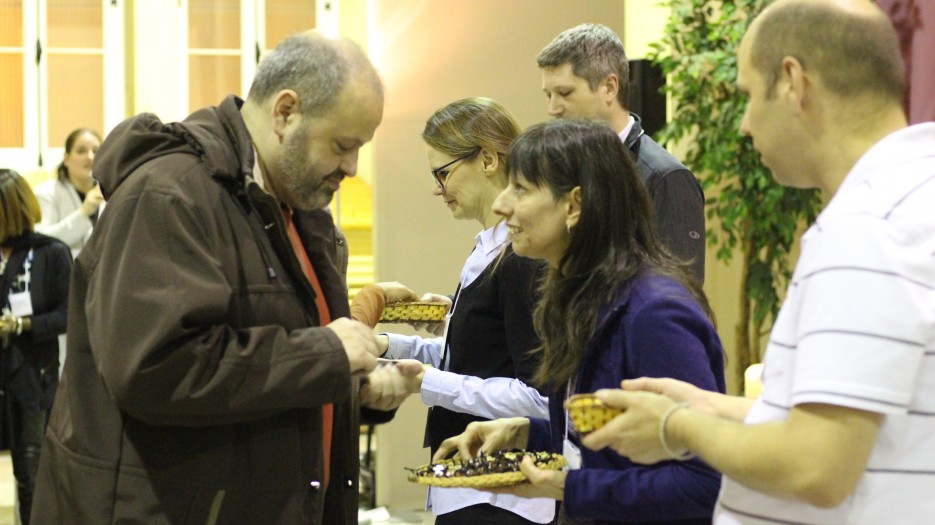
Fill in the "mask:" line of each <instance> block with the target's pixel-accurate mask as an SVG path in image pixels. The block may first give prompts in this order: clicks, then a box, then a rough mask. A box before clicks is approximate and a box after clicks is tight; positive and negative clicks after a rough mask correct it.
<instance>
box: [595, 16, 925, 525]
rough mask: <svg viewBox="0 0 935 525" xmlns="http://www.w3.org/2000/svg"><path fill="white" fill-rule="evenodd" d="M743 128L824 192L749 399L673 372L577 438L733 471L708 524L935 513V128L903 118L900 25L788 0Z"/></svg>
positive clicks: (754, 69) (747, 67)
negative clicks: (759, 381) (701, 386)
mask: <svg viewBox="0 0 935 525" xmlns="http://www.w3.org/2000/svg"><path fill="white" fill-rule="evenodd" d="M737 85H738V87H739V88H740V90H741V91H743V92H745V93H746V94H747V96H748V97H749V102H748V107H747V111H746V114H745V115H744V119H743V123H742V124H741V128H742V130H743V131H744V132H745V133H747V134H749V135H751V136H752V138H753V141H754V146H755V147H756V149H757V150H758V151H759V152H760V154H761V156H762V159H763V163H764V164H765V165H766V166H768V167H769V168H770V169H771V170H772V172H773V176H774V177H775V178H776V180H778V181H779V182H781V183H782V184H784V185H788V186H793V187H801V188H820V189H821V190H822V191H824V192H825V193H826V195H827V196H828V197H830V200H829V203H828V205H827V206H826V208H825V209H824V210H823V211H822V213H821V215H820V216H819V217H818V220H817V221H816V223H815V225H814V226H812V227H811V228H810V229H809V230H808V231H807V232H806V234H805V235H804V237H803V239H802V253H801V256H800V258H799V261H798V264H797V266H796V269H795V274H794V276H793V279H792V283H791V285H790V286H789V290H788V294H787V297H786V301H785V303H784V304H783V307H782V310H781V312H780V314H779V317H778V319H777V320H776V324H775V326H774V328H773V331H772V334H771V335H770V340H769V344H768V346H767V350H766V357H765V360H764V364H765V369H764V373H763V385H764V388H763V391H762V393H761V395H760V397H759V398H758V399H756V400H755V401H751V400H746V399H743V398H736V397H730V396H723V395H720V394H715V393H711V392H702V391H699V390H697V389H695V388H694V387H691V386H689V385H686V384H684V383H680V382H677V381H674V380H669V379H648V378H644V379H638V380H635V381H628V382H624V384H623V390H615V391H604V392H601V393H600V394H599V395H600V396H601V397H602V398H603V399H604V400H605V401H606V402H607V403H608V404H611V405H613V406H617V407H619V408H623V409H625V413H624V414H623V415H621V416H618V417H617V418H616V419H615V420H614V421H612V422H611V423H609V424H608V425H607V426H606V427H604V428H603V429H600V430H598V431H596V432H594V433H592V434H591V435H589V436H588V437H587V438H585V439H584V444H585V445H587V446H589V447H592V448H603V447H605V446H610V447H612V448H613V449H614V450H616V451H617V452H619V453H621V454H623V455H626V456H628V457H630V458H631V459H633V460H634V461H637V462H641V463H655V462H658V461H666V460H674V459H676V460H677V459H684V458H686V457H690V456H691V455H698V456H700V457H701V458H702V459H704V460H705V461H706V462H708V463H709V464H710V465H712V466H713V467H715V468H717V469H718V470H720V471H721V472H722V473H723V474H724V484H723V487H722V490H721V495H720V498H719V501H718V507H717V509H716V514H715V519H714V522H715V524H717V525H728V524H741V523H742V524H755V525H759V524H775V523H784V524H788V523H797V524H798V523H801V524H816V525H817V524H848V525H850V524H864V525H879V524H892V523H900V524H903V523H907V524H915V523H919V524H921V523H926V524H929V523H932V522H933V520H935V211H933V210H935V123H926V124H920V125H915V126H907V121H906V117H905V114H904V111H903V96H904V95H903V94H904V67H903V64H902V61H901V58H900V54H899V48H898V42H897V37H896V34H895V32H894V30H893V28H892V25H891V24H890V22H889V20H888V19H887V18H886V16H885V15H884V14H883V13H882V12H881V11H880V10H879V9H878V8H877V7H875V6H874V5H873V4H872V3H871V2H870V1H869V0H778V1H777V2H775V3H773V4H772V5H771V6H770V7H768V8H767V9H766V10H765V11H764V12H763V13H762V14H761V15H760V16H759V17H758V18H757V19H756V20H755V21H754V22H753V24H752V25H751V27H750V29H749V31H748V32H747V34H746V36H745V37H744V39H743V41H742V43H741V45H740V48H739V49H738V77H737Z"/></svg>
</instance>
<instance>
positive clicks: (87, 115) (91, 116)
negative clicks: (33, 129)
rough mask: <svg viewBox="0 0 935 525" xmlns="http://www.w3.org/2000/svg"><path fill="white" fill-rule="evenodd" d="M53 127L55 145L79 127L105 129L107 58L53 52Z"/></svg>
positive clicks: (50, 119) (50, 131)
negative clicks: (105, 73) (105, 60)
mask: <svg viewBox="0 0 935 525" xmlns="http://www.w3.org/2000/svg"><path fill="white" fill-rule="evenodd" d="M48 59H49V88H48V89H49V93H48V95H49V97H48V98H49V115H48V122H49V129H48V135H47V140H48V144H49V145H50V146H53V147H62V146H64V145H65V137H67V136H68V134H69V133H71V131H72V130H73V129H75V128H91V129H94V130H97V132H98V133H103V132H104V58H103V57H102V56H100V55H63V54H51V53H50V54H49V57H48Z"/></svg>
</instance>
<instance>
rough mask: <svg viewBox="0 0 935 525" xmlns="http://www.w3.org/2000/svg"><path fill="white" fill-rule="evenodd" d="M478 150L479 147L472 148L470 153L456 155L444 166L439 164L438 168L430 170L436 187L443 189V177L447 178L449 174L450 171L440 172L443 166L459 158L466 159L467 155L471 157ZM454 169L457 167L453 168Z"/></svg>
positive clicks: (446, 165)
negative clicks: (456, 156)
mask: <svg viewBox="0 0 935 525" xmlns="http://www.w3.org/2000/svg"><path fill="white" fill-rule="evenodd" d="M478 151H480V148H477V149H476V150H474V151H472V152H470V153H468V154H466V155H461V156H460V157H458V158H456V159H455V160H453V161H451V162H449V163H448V164H445V165H444V166H440V167H438V168H435V169H434V170H431V171H432V177H434V178H435V183H436V184H438V187H439V188H440V189H441V190H442V191H445V179H447V178H448V175H450V173H442V171H443V170H444V169H445V168H447V167H448V166H451V165H452V164H454V163H455V162H458V161H459V160H464V159H466V158H468V157H473V156H474V155H476V154H477V152H478ZM455 169H457V168H455ZM451 171H454V170H451Z"/></svg>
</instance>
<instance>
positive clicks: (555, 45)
mask: <svg viewBox="0 0 935 525" xmlns="http://www.w3.org/2000/svg"><path fill="white" fill-rule="evenodd" d="M536 62H538V64H539V67H540V68H547V67H558V66H561V65H562V64H565V63H569V64H571V70H572V71H573V72H574V73H575V76H577V77H580V78H583V79H585V80H587V81H588V85H589V86H591V90H592V91H593V90H595V89H597V86H598V85H599V84H600V83H601V81H602V80H604V79H605V78H606V77H607V75H610V74H611V73H613V74H614V75H617V80H618V82H619V85H620V89H619V91H618V92H617V100H618V101H619V102H620V105H621V106H622V107H624V108H626V107H627V104H629V99H630V63H629V62H627V54H626V52H624V50H623V42H621V41H620V37H618V36H617V34H616V33H614V32H613V31H611V30H610V28H608V27H607V26H603V25H600V24H581V25H579V26H575V27H573V28H571V29H568V30H566V31H563V32H562V33H561V34H560V35H558V36H557V37H555V39H554V40H552V41H551V42H549V45H547V46H545V47H544V48H543V49H542V51H540V52H539V56H538V57H536Z"/></svg>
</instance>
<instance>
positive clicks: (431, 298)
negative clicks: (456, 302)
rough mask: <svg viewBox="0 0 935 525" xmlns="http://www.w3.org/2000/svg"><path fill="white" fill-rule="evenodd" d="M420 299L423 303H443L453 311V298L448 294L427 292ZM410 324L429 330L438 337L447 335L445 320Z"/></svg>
mask: <svg viewBox="0 0 935 525" xmlns="http://www.w3.org/2000/svg"><path fill="white" fill-rule="evenodd" d="M419 301H421V302H423V303H442V304H444V305H445V306H447V308H448V311H451V298H449V297H448V296H447V295H438V294H434V293H426V294H423V295H422V297H420V298H419ZM408 324H409V326H411V327H413V328H415V329H416V330H420V331H423V332H428V333H430V334H433V335H435V336H437V337H441V336H443V335H445V322H444V321H414V322H411V323H408Z"/></svg>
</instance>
